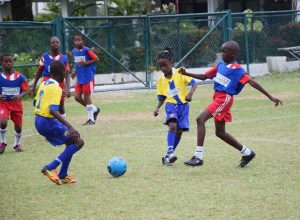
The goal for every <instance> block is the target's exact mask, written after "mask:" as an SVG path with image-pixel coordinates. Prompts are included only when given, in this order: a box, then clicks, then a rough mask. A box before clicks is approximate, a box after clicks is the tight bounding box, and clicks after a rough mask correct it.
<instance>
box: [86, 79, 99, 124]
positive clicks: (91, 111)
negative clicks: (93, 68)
mask: <svg viewBox="0 0 300 220" xmlns="http://www.w3.org/2000/svg"><path fill="white" fill-rule="evenodd" d="M82 92H83V99H84V101H85V103H86V110H87V112H88V121H87V122H86V123H85V124H84V125H91V124H95V121H96V120H97V117H98V114H99V113H100V108H98V107H96V106H95V105H94V104H93V103H92V99H91V94H92V93H93V92H94V80H92V81H90V82H89V83H86V84H84V85H83V87H82Z"/></svg>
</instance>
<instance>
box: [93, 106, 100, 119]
mask: <svg viewBox="0 0 300 220" xmlns="http://www.w3.org/2000/svg"><path fill="white" fill-rule="evenodd" d="M100 111H101V110H100V108H97V111H95V112H94V120H95V121H96V120H97V117H98V114H99V113H100Z"/></svg>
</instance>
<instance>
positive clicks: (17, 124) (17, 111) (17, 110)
mask: <svg viewBox="0 0 300 220" xmlns="http://www.w3.org/2000/svg"><path fill="white" fill-rule="evenodd" d="M10 119H11V120H12V121H13V122H14V129H15V133H14V138H15V142H14V145H13V147H14V150H15V151H16V152H22V151H23V148H22V147H21V137H22V123H23V107H22V105H21V104H16V105H15V106H14V109H13V111H11V112H10Z"/></svg>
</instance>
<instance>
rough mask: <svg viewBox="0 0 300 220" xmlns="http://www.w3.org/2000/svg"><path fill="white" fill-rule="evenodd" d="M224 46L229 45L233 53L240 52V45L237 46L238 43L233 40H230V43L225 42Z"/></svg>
mask: <svg viewBox="0 0 300 220" xmlns="http://www.w3.org/2000/svg"><path fill="white" fill-rule="evenodd" d="M225 43H226V44H229V45H230V47H231V48H232V49H233V50H234V51H235V52H238V51H239V50H240V45H239V44H238V42H236V41H234V40H230V41H226V42H225Z"/></svg>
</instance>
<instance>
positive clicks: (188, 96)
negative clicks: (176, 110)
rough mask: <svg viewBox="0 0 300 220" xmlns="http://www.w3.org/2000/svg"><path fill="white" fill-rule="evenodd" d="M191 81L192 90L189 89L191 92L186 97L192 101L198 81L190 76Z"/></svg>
mask: <svg viewBox="0 0 300 220" xmlns="http://www.w3.org/2000/svg"><path fill="white" fill-rule="evenodd" d="M189 79H190V80H189V82H188V85H189V86H191V87H192V88H191V90H190V91H189V93H188V94H187V95H186V97H185V101H187V102H191V101H192V97H193V95H194V92H195V91H196V89H197V82H196V81H195V80H193V79H191V78H189Z"/></svg>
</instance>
